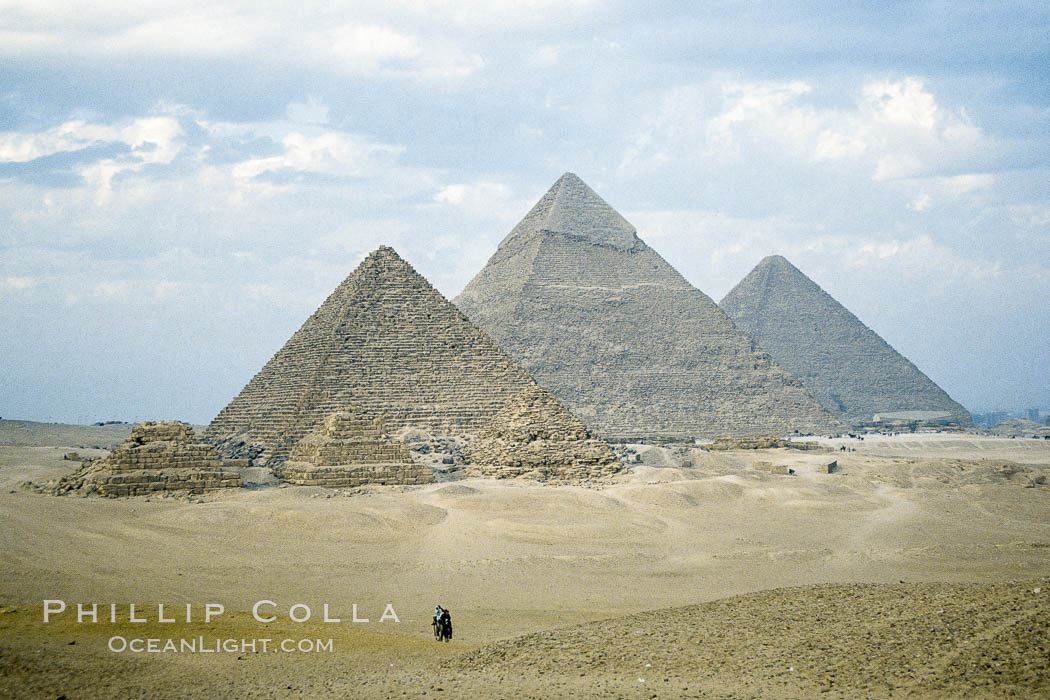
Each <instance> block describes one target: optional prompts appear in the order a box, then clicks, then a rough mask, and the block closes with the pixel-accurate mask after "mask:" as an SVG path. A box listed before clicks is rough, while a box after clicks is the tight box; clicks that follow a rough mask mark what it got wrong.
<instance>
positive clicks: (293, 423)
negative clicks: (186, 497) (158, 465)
mask: <svg viewBox="0 0 1050 700" xmlns="http://www.w3.org/2000/svg"><path fill="white" fill-rule="evenodd" d="M534 384H535V382H534V381H533V380H532V378H531V377H529V375H528V374H527V373H526V372H525V371H524V370H523V369H522V368H521V367H520V366H518V364H516V363H515V362H514V360H512V359H511V358H510V357H509V356H508V355H507V354H506V353H504V352H503V351H502V350H501V349H500V348H499V346H497V345H496V344H495V343H494V342H493V341H492V340H491V339H490V338H489V337H488V336H486V335H485V334H484V333H483V332H481V331H480V330H478V328H477V327H476V326H474V325H473V324H472V323H471V322H470V321H468V320H467V319H466V317H465V316H464V315H463V314H462V313H461V312H460V311H459V310H458V309H457V308H456V307H455V306H453V305H452V304H451V303H449V302H448V300H447V299H445V298H444V297H443V296H441V294H440V293H439V292H438V291H437V290H435V289H434V288H433V287H432V286H430V283H428V282H427V281H426V280H425V279H424V278H423V277H422V276H420V275H419V274H418V273H417V272H416V271H415V270H413V269H412V267H411V266H410V265H409V264H408V263H406V262H405V261H404V260H402V259H401V258H400V257H399V256H398V255H397V253H395V252H394V250H393V249H392V248H388V247H385V246H384V247H381V248H379V249H378V250H376V251H374V252H373V253H372V254H370V255H369V256H368V257H367V258H366V259H365V260H364V261H363V262H362V263H361V264H360V265H359V266H358V267H357V269H356V270H354V272H353V273H351V274H350V276H349V277H347V278H346V279H345V280H344V281H343V282H342V284H340V285H339V286H338V287H337V288H336V289H335V291H334V292H332V294H331V295H330V296H329V297H328V299H326V300H325V302H324V303H323V304H321V306H320V308H318V309H317V311H315V312H314V314H313V315H312V316H310V318H309V319H307V321H306V322H305V323H304V324H303V325H302V327H301V328H300V329H299V330H298V331H296V333H295V334H294V335H293V336H292V337H291V338H290V339H289V340H288V342H287V343H285V345H284V347H282V348H281V349H280V350H278V351H277V354H275V355H274V356H273V357H272V358H271V359H270V361H269V362H267V363H266V364H265V365H264V366H263V368H262V369H261V370H260V371H259V373H258V374H256V375H255V377H253V378H252V380H251V381H250V382H248V384H247V385H246V386H245V387H244V389H243V390H242V391H241V393H240V394H239V395H238V396H237V397H236V398H234V399H233V401H231V402H230V403H229V405H227V406H226V407H225V408H224V409H222V411H220V412H219V414H218V415H217V416H216V417H215V419H214V420H213V421H212V422H211V425H209V426H208V429H207V431H206V433H205V435H206V437H207V439H208V440H209V441H210V442H212V443H213V444H215V445H216V446H217V447H218V449H219V452H220V453H222V454H226V455H230V456H238V457H240V456H245V457H253V458H258V462H259V463H264V464H269V465H271V466H273V465H276V464H278V463H280V462H283V461H284V460H285V459H286V458H287V456H288V453H289V450H290V449H291V447H292V446H293V445H294V444H295V443H296V442H298V441H299V440H300V439H302V438H303V437H304V436H305V435H306V434H307V433H309V432H310V431H312V430H313V429H314V428H316V427H317V426H318V425H320V424H321V422H322V421H323V420H324V419H325V417H326V416H329V415H331V414H333V413H336V412H338V411H345V410H349V409H350V407H351V406H359V407H360V408H361V409H362V410H364V411H366V412H367V413H368V414H370V415H374V416H379V415H381V416H383V417H384V419H385V421H386V425H387V427H388V428H390V429H391V430H394V431H396V430H399V429H401V428H404V427H417V428H421V429H424V430H426V431H428V432H430V433H437V434H458V433H476V432H477V431H478V430H480V429H481V428H482V427H483V426H484V425H485V424H486V423H487V422H488V421H489V420H490V419H491V418H492V417H493V416H494V415H496V413H498V412H499V411H500V409H502V408H503V407H504V406H505V405H506V404H507V402H509V401H510V400H511V399H512V398H514V397H515V396H517V395H518V394H519V393H520V392H521V390H522V389H525V388H527V387H530V386H533V385H534Z"/></svg>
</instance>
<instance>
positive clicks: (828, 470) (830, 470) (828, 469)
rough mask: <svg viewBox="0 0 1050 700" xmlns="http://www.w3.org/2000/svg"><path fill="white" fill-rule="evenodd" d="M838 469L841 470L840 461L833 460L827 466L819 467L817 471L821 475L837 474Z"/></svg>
mask: <svg viewBox="0 0 1050 700" xmlns="http://www.w3.org/2000/svg"><path fill="white" fill-rule="evenodd" d="M838 469H839V463H838V460H832V461H830V462H827V463H825V464H821V465H820V466H819V467H817V471H818V472H819V473H821V474H834V473H835V472H837V471H838Z"/></svg>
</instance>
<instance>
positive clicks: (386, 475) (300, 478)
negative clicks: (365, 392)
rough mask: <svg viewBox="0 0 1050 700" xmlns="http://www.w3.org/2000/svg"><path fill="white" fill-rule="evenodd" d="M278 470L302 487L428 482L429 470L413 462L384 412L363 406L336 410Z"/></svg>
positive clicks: (292, 452) (298, 445) (429, 480)
mask: <svg viewBox="0 0 1050 700" xmlns="http://www.w3.org/2000/svg"><path fill="white" fill-rule="evenodd" d="M275 473H276V475H277V476H278V477H279V478H280V479H282V480H283V481H286V482H288V483H291V484H295V485H297V486H361V485H363V484H426V483H430V482H432V481H433V480H434V476H433V474H431V472H430V470H429V469H427V468H425V467H422V466H420V465H417V464H415V463H413V461H412V455H411V453H410V452H409V451H408V448H407V447H406V446H405V444H404V443H402V442H398V441H397V440H394V439H391V438H390V437H389V436H388V435H387V432H386V425H385V424H384V422H383V419H382V417H378V416H377V417H375V418H370V417H368V416H366V415H365V413H364V411H362V410H361V409H360V408H359V407H358V406H350V407H348V410H346V411H339V412H337V413H333V414H331V415H329V416H328V417H327V418H325V419H324V422H323V423H322V424H321V425H320V426H318V427H317V428H315V429H314V430H313V431H312V432H311V433H309V434H308V435H307V436H306V437H304V438H303V439H302V440H300V441H299V442H297V443H295V445H294V446H292V449H291V451H290V453H289V455H288V460H287V461H286V462H285V463H284V464H282V465H281V466H279V467H278V468H277V469H276V470H275Z"/></svg>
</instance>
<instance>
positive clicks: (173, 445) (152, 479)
mask: <svg viewBox="0 0 1050 700" xmlns="http://www.w3.org/2000/svg"><path fill="white" fill-rule="evenodd" d="M246 466H248V460H246V459H241V460H222V459H219V456H218V455H217V454H216V452H215V449H214V448H212V447H211V446H210V445H205V444H202V443H200V442H197V438H196V436H195V435H194V433H193V428H191V427H190V426H188V425H186V424H185V423H181V422H179V421H160V422H154V421H146V422H145V423H140V424H139V425H136V426H135V427H134V428H133V429H132V431H131V437H129V438H128V439H127V440H125V441H124V443H123V444H122V445H120V447H118V448H116V449H115V450H113V451H112V452H111V453H109V454H108V455H107V456H105V457H103V458H101V459H96V460H93V461H90V462H86V463H85V464H84V465H83V466H82V467H81V468H80V469H78V470H77V471H76V472H74V473H73V474H71V475H69V476H67V477H64V478H63V479H60V480H59V481H58V482H56V483H54V484H51V485H49V487H48V489H47V490H49V491H51V492H52V493H56V494H60V493H67V492H70V491H77V490H80V491H83V492H86V493H98V494H100V495H102V496H111V497H117V496H142V495H151V494H156V493H158V492H164V491H188V492H190V493H203V492H204V491H208V490H212V489H219V488H229V487H238V486H241V475H240V473H239V472H237V471H234V470H233V469H231V468H233V467H246Z"/></svg>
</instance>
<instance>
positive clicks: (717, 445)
mask: <svg viewBox="0 0 1050 700" xmlns="http://www.w3.org/2000/svg"><path fill="white" fill-rule="evenodd" d="M704 447H705V448H706V449H708V450H715V451H722V450H771V449H775V448H778V447H786V448H788V449H790V450H819V449H820V445H819V444H818V443H816V442H812V441H810V442H794V441H792V440H785V439H783V438H778V437H776V436H774V435H753V436H751V437H744V438H739V439H737V438H733V437H730V436H729V435H722V436H720V437H717V438H715V441H714V442H712V443H711V444H710V445H704Z"/></svg>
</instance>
